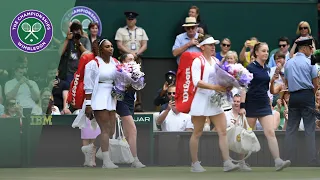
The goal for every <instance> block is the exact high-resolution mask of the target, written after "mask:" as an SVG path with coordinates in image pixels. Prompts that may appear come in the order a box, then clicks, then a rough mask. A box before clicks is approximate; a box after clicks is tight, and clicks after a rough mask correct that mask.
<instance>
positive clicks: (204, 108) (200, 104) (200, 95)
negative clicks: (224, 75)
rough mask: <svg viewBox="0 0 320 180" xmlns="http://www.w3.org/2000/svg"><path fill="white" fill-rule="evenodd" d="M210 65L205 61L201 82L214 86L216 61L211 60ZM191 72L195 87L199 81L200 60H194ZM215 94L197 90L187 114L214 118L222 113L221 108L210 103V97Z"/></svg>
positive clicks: (207, 90)
mask: <svg viewBox="0 0 320 180" xmlns="http://www.w3.org/2000/svg"><path fill="white" fill-rule="evenodd" d="M211 62H212V65H211V64H210V63H209V62H208V61H206V60H205V62H204V63H205V66H204V72H203V79H202V81H204V82H206V83H209V84H215V78H217V77H216V73H215V68H214V67H215V64H216V63H217V61H216V60H215V59H213V58H211ZM191 70H192V71H191V72H192V82H193V84H194V86H195V87H196V86H197V84H198V82H199V81H200V80H201V60H200V59H199V58H196V59H195V60H194V61H193V63H192V67H191ZM213 93H215V91H214V90H209V89H202V88H199V87H198V88H197V91H196V93H195V96H194V99H193V101H192V104H191V109H190V112H189V114H190V115H191V116H214V115H218V114H221V113H223V109H222V108H221V107H217V106H215V105H213V104H212V103H211V102H210V96H211V95H212V94H213Z"/></svg>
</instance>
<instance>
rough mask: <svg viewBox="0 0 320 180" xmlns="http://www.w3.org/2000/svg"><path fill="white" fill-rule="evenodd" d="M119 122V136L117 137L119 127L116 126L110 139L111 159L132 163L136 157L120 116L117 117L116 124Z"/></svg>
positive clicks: (117, 161)
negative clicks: (125, 135) (133, 154)
mask: <svg viewBox="0 0 320 180" xmlns="http://www.w3.org/2000/svg"><path fill="white" fill-rule="evenodd" d="M117 124H118V132H119V136H118V138H116V133H117V132H116V131H117V128H116V127H115V128H116V129H115V133H114V135H113V137H112V139H109V152H110V159H111V161H112V162H113V163H115V164H130V163H132V162H133V161H134V159H133V156H132V154H131V150H130V146H129V144H128V142H127V140H126V138H125V137H124V134H123V130H122V125H121V122H120V118H117V123H116V126H117Z"/></svg>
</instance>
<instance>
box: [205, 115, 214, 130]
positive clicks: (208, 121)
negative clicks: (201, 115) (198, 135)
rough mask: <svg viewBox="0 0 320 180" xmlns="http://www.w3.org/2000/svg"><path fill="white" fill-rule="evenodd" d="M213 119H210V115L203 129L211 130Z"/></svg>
mask: <svg viewBox="0 0 320 180" xmlns="http://www.w3.org/2000/svg"><path fill="white" fill-rule="evenodd" d="M211 129H212V128H211V121H210V119H209V117H207V118H206V122H205V123H204V126H203V131H211Z"/></svg>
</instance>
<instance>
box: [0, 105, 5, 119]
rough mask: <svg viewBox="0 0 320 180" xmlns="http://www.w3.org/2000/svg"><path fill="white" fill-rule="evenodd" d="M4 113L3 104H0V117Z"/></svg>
mask: <svg viewBox="0 0 320 180" xmlns="http://www.w3.org/2000/svg"><path fill="white" fill-rule="evenodd" d="M3 114H4V106H3V105H2V104H0V117H1V116H2V115H3Z"/></svg>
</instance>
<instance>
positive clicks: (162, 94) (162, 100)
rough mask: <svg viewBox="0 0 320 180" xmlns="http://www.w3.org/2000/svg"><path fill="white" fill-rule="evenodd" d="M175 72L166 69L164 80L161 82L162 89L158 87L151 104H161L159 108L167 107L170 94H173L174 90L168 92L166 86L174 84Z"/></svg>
mask: <svg viewBox="0 0 320 180" xmlns="http://www.w3.org/2000/svg"><path fill="white" fill-rule="evenodd" d="M175 80H176V73H175V72H174V71H168V72H167V73H166V74H165V82H164V84H163V87H162V89H159V91H158V95H157V97H156V98H155V99H154V101H153V104H154V105H155V106H161V110H160V111H162V110H165V109H166V108H167V105H168V102H169V100H170V98H171V96H174V95H175V94H173V93H174V92H170V93H169V92H168V91H167V90H168V88H169V87H170V86H172V85H174V84H175Z"/></svg>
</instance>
